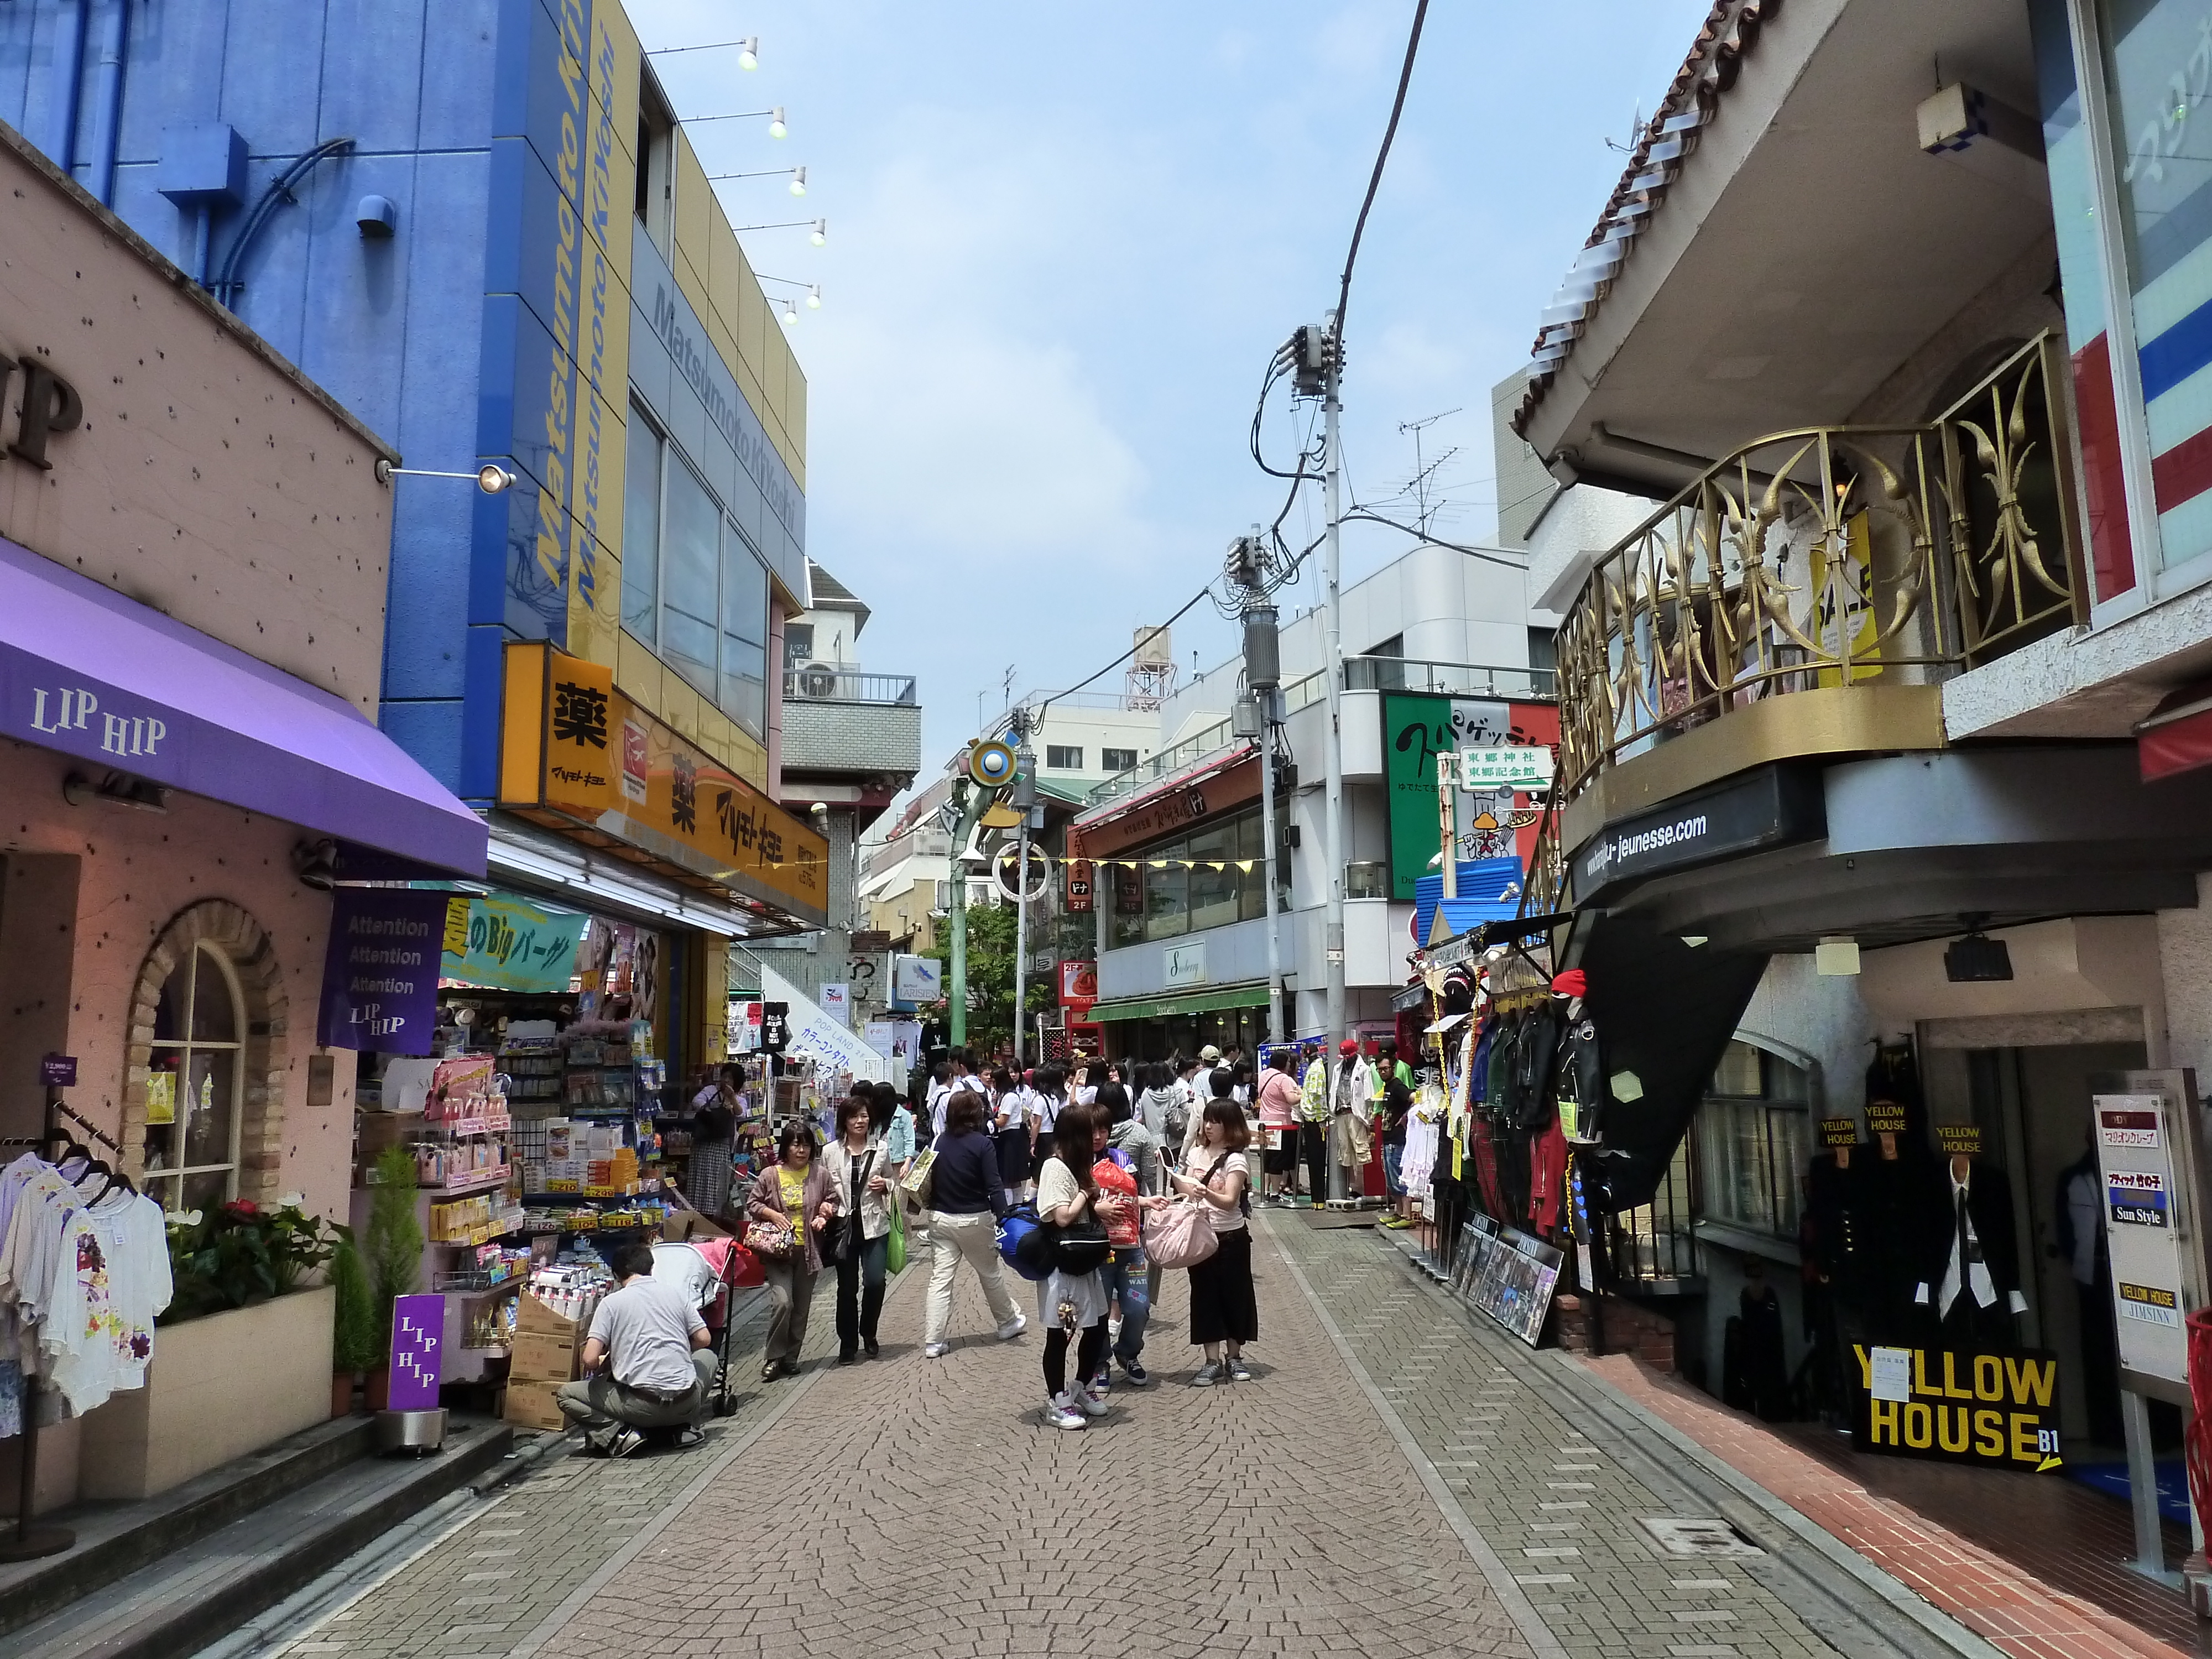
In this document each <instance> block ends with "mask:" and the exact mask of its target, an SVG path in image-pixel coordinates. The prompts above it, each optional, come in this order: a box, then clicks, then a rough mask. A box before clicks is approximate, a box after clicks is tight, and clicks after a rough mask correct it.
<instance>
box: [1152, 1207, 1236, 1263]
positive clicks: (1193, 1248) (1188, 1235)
mask: <svg viewBox="0 0 2212 1659" xmlns="http://www.w3.org/2000/svg"><path fill="white" fill-rule="evenodd" d="M1220 1248H1221V1238H1220V1235H1218V1233H1216V1232H1215V1231H1213V1224H1212V1222H1210V1221H1208V1220H1207V1219H1206V1214H1205V1212H1204V1211H1202V1210H1200V1208H1199V1206H1198V1200H1195V1199H1190V1198H1182V1199H1177V1200H1176V1201H1175V1202H1174V1203H1172V1204H1170V1205H1169V1206H1166V1207H1165V1208H1164V1209H1158V1210H1155V1211H1153V1212H1152V1214H1150V1215H1148V1216H1146V1218H1145V1258H1146V1261H1150V1262H1151V1263H1152V1265H1153V1266H1154V1267H1196V1266H1198V1264H1199V1263H1200V1262H1201V1261H1205V1260H1206V1258H1207V1257H1208V1256H1210V1255H1212V1254H1213V1253H1214V1252H1215V1251H1216V1250H1218V1249H1220Z"/></svg>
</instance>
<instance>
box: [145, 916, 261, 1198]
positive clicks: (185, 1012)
mask: <svg viewBox="0 0 2212 1659" xmlns="http://www.w3.org/2000/svg"><path fill="white" fill-rule="evenodd" d="M204 963H214V964H215V967H216V973H217V974H218V975H220V976H221V978H222V984H223V989H224V991H225V993H226V994H228V996H229V998H230V1009H231V1030H233V1031H234V1032H235V1033H237V1035H236V1036H234V1037H233V1038H232V1039H231V1040H230V1041H228V1042H218V1041H215V1040H211V1039H203V1038H197V1037H195V1036H192V1035H191V1029H192V1007H193V1004H194V1002H195V1000H197V997H198V995H199V975H200V973H201V970H202V965H203V964H204ZM187 965H188V967H189V971H188V972H187V973H186V974H185V987H184V1000H183V1002H182V1005H181V1013H180V1019H181V1022H182V1024H183V1027H184V1030H185V1035H184V1036H181V1037H155V1039H153V1042H152V1045H151V1047H152V1051H153V1053H154V1054H174V1055H176V1056H177V1073H176V1075H177V1094H176V1119H175V1121H174V1122H173V1124H171V1125H170V1126H169V1127H170V1129H171V1132H172V1139H173V1143H174V1151H175V1153H176V1155H177V1156H178V1157H179V1158H181V1157H183V1156H184V1147H185V1137H186V1132H187V1131H188V1129H189V1127H190V1124H189V1122H188V1121H187V1120H188V1119H189V1117H190V1115H191V1106H190V1104H189V1101H190V1096H191V1090H190V1088H189V1086H188V1085H189V1084H190V1081H191V1071H192V1056H193V1055H194V1054H212V1053H218V1052H220V1053H227V1054H232V1055H234V1056H235V1057H236V1058H235V1063H234V1065H233V1066H231V1068H230V1142H229V1146H228V1153H229V1161H228V1162H227V1163H223V1164H179V1165H176V1166H174V1167H165V1168H162V1169H159V1170H152V1169H148V1170H142V1171H141V1173H140V1184H141V1185H142V1186H143V1187H148V1188H151V1187H155V1186H160V1187H162V1188H166V1191H165V1192H163V1193H162V1194H160V1197H161V1207H162V1208H163V1209H164V1210H166V1211H167V1212H169V1213H171V1214H175V1213H177V1212H179V1209H180V1208H181V1207H182V1205H183V1202H184V1193H185V1178H186V1177H187V1176H197V1175H213V1174H216V1173H217V1172H218V1171H219V1172H221V1173H222V1176H223V1177H224V1179H223V1192H222V1195H223V1201H224V1202H225V1203H228V1202H229V1201H230V1200H233V1199H234V1198H236V1197H237V1196H238V1154H239V1146H240V1139H241V1138H242V1135H243V1133H244V1130H245V1127H246V1037H247V1035H248V1033H247V1030H246V994H245V992H244V990H243V988H242V987H240V984H239V982H238V970H237V969H235V968H234V967H233V966H232V965H231V962H230V958H229V957H226V956H225V955H223V953H222V951H220V950H218V949H216V947H215V946H214V945H211V944H210V943H209V942H208V941H207V940H205V939H199V940H196V941H195V942H194V943H193V945H192V952H191V957H190V958H188V964H187ZM173 971H174V970H172V972H173ZM155 1127H160V1126H158V1125H157V1126H155Z"/></svg>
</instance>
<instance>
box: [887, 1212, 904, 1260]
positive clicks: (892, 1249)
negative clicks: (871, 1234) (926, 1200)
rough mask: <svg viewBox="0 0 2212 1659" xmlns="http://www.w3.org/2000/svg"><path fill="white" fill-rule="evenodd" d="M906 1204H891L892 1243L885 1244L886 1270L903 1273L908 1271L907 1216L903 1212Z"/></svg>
mask: <svg viewBox="0 0 2212 1659" xmlns="http://www.w3.org/2000/svg"><path fill="white" fill-rule="evenodd" d="M903 1208H904V1206H902V1205H898V1204H894V1205H892V1206H891V1232H890V1243H888V1244H886V1245H884V1271H885V1272H886V1273H904V1272H905V1271H906V1217H905V1216H904V1215H903V1214H902V1213H901V1211H902V1209H903Z"/></svg>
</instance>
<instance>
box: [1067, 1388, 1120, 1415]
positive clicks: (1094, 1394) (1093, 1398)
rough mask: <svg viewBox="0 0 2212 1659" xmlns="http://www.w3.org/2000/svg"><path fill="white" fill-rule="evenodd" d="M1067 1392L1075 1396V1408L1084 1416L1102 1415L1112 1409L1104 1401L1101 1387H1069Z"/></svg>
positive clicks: (1104, 1396)
mask: <svg viewBox="0 0 2212 1659" xmlns="http://www.w3.org/2000/svg"><path fill="white" fill-rule="evenodd" d="M1068 1392H1069V1393H1070V1394H1072V1395H1074V1396H1075V1408H1076V1409H1077V1410H1078V1411H1079V1412H1081V1413H1083V1414H1084V1415H1085V1416H1086V1417H1103V1416H1105V1415H1106V1413H1108V1412H1109V1411H1110V1410H1112V1409H1113V1407H1110V1406H1109V1405H1108V1404H1107V1403H1106V1390H1105V1389H1069V1390H1068Z"/></svg>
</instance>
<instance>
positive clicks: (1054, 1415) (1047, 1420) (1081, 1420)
mask: <svg viewBox="0 0 2212 1659" xmlns="http://www.w3.org/2000/svg"><path fill="white" fill-rule="evenodd" d="M1044 1425H1045V1427H1047V1428H1048V1429H1084V1428H1088V1427H1090V1426H1091V1419H1089V1418H1088V1417H1085V1415H1084V1414H1083V1413H1081V1412H1080V1411H1079V1410H1078V1409H1077V1408H1076V1405H1075V1401H1073V1398H1071V1397H1070V1396H1069V1395H1064V1394H1061V1395H1054V1396H1053V1397H1052V1398H1051V1399H1049V1400H1048V1401H1045V1406H1044Z"/></svg>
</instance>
